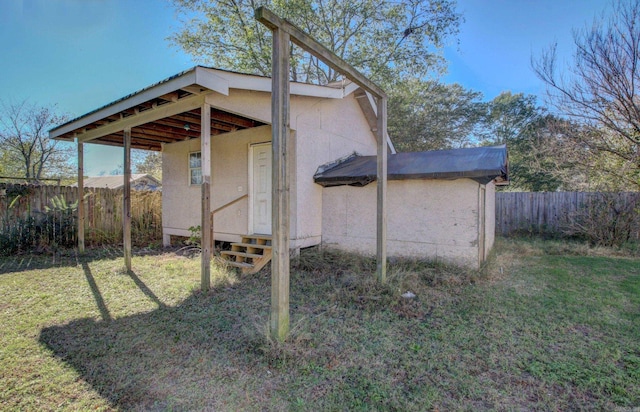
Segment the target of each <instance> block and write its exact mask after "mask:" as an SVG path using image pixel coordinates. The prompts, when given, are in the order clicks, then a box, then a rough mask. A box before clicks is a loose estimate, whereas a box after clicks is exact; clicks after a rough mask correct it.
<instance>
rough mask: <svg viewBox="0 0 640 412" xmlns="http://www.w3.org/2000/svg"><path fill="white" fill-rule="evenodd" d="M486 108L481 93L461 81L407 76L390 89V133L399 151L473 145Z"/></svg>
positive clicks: (484, 116) (482, 122) (483, 120)
mask: <svg viewBox="0 0 640 412" xmlns="http://www.w3.org/2000/svg"><path fill="white" fill-rule="evenodd" d="M487 108H488V105H487V104H486V103H484V102H482V93H480V92H474V91H471V90H468V89H465V88H464V87H462V86H460V85H459V84H443V83H440V82H437V81H422V80H417V79H409V80H405V81H402V82H398V83H397V84H396V85H395V86H394V87H393V88H392V89H390V92H389V110H388V112H389V115H388V116H389V118H388V123H389V135H390V136H392V137H393V142H394V145H395V147H396V149H397V150H398V151H424V150H437V149H450V148H456V147H465V146H470V145H474V144H476V143H477V136H478V135H479V133H480V131H481V128H482V126H483V125H484V122H485V118H486V114H487Z"/></svg>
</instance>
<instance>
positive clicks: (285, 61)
mask: <svg viewBox="0 0 640 412" xmlns="http://www.w3.org/2000/svg"><path fill="white" fill-rule="evenodd" d="M290 48H291V44H290V39H289V34H288V33H286V32H285V31H284V30H280V29H274V30H273V55H272V61H273V69H272V70H273V77H272V81H271V123H272V125H271V128H272V134H271V148H272V155H273V168H272V175H271V178H272V191H271V193H272V195H271V202H272V215H271V228H272V241H271V246H272V253H273V254H272V258H271V319H270V332H271V336H272V337H273V338H274V339H277V340H279V341H283V340H284V339H285V338H286V337H287V335H288V333H289V160H288V157H289V153H287V144H288V137H289V52H290Z"/></svg>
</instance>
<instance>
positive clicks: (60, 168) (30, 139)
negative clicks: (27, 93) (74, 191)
mask: <svg viewBox="0 0 640 412" xmlns="http://www.w3.org/2000/svg"><path fill="white" fill-rule="evenodd" d="M66 119H67V117H66V116H64V115H60V114H58V113H56V111H55V109H54V108H52V107H45V106H38V105H36V104H31V103H28V102H27V101H26V100H25V101H22V102H20V103H6V102H4V101H0V152H1V153H2V154H3V156H6V158H7V159H8V161H9V162H10V164H13V165H14V172H15V173H19V175H18V176H15V177H24V178H26V179H29V180H33V181H36V182H37V181H38V180H40V179H42V178H45V177H47V176H49V177H53V176H56V177H60V176H68V175H70V174H72V173H73V170H74V167H73V165H72V164H71V163H70V159H71V158H72V149H71V147H70V146H68V145H65V144H64V142H60V141H56V140H51V139H49V129H51V128H53V127H54V126H57V125H59V124H60V123H63V122H64V121H65V120H66ZM16 166H17V168H16Z"/></svg>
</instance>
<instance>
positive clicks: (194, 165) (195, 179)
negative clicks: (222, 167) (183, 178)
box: [189, 152, 202, 185]
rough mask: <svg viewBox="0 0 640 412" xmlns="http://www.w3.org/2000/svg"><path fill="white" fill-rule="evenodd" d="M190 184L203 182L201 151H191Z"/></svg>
mask: <svg viewBox="0 0 640 412" xmlns="http://www.w3.org/2000/svg"><path fill="white" fill-rule="evenodd" d="M189 184H192V185H201V184H202V156H201V154H200V152H194V153H189Z"/></svg>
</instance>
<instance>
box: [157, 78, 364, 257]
mask: <svg viewBox="0 0 640 412" xmlns="http://www.w3.org/2000/svg"><path fill="white" fill-rule="evenodd" d="M207 102H208V103H210V104H212V106H214V107H216V108H219V109H222V110H227V111H230V112H233V113H238V114H242V115H245V116H248V117H251V118H254V119H257V120H261V121H264V122H267V123H270V121H271V99H270V94H269V93H263V92H253V91H244V90H232V91H231V93H230V95H229V96H223V95H219V94H211V95H209V96H208V97H207ZM290 125H291V129H292V133H291V139H290V144H289V146H290V151H291V153H295V156H292V157H291V158H290V162H291V171H292V175H291V176H290V179H291V187H290V199H291V239H292V241H291V247H292V248H297V247H306V246H311V245H315V244H319V243H320V241H321V239H322V237H321V236H322V213H323V210H322V188H321V187H320V186H318V185H316V184H315V183H314V182H313V175H314V174H315V172H316V170H317V168H318V166H320V165H321V164H324V163H328V162H331V161H334V160H336V159H339V158H341V157H344V156H346V155H348V154H351V153H353V152H358V153H360V154H363V155H371V154H375V153H376V143H375V137H374V135H373V133H372V132H371V130H370V128H369V125H368V123H367V121H366V119H365V118H364V115H363V114H362V111H361V109H360V106H359V104H358V102H357V101H356V99H355V97H353V95H350V96H347V97H345V98H344V99H325V98H315V97H302V96H291V116H290ZM268 141H271V129H270V127H269V126H265V127H262V128H256V129H251V130H244V131H239V132H233V133H226V134H221V135H217V136H213V137H212V144H211V147H212V165H213V171H212V188H211V192H212V196H211V199H212V207H211V209H212V210H215V209H216V208H217V207H219V206H220V205H223V204H225V203H227V202H229V201H231V200H233V199H235V198H236V197H238V196H241V195H243V194H246V193H247V191H248V186H249V175H248V153H249V145H250V144H253V143H260V142H268ZM199 150H200V139H192V140H189V141H185V142H180V143H175V144H167V145H164V147H163V227H164V229H165V234H175V235H183V236H188V235H189V232H188V230H187V228H188V227H189V226H196V225H199V224H200V213H201V211H200V196H201V195H200V186H189V184H188V183H189V182H188V153H189V152H195V151H199ZM240 187H241V188H242V190H238V188H240ZM248 213H249V199H244V200H242V201H240V202H239V203H237V204H235V205H233V206H231V207H230V208H227V209H224V210H223V211H221V212H220V213H218V214H216V216H215V222H214V231H215V237H216V239H217V240H227V241H234V240H237V239H238V237H239V236H240V235H242V234H246V233H247V232H248V230H249V227H248V226H249V222H248ZM165 240H166V239H165Z"/></svg>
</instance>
